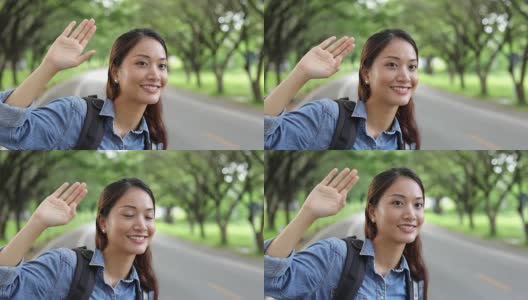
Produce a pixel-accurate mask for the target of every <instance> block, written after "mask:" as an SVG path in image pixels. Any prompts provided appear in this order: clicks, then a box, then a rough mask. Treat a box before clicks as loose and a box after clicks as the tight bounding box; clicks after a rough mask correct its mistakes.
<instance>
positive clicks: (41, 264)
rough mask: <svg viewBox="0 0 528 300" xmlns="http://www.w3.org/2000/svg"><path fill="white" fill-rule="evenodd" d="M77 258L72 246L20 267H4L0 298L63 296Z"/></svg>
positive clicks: (57, 297)
mask: <svg viewBox="0 0 528 300" xmlns="http://www.w3.org/2000/svg"><path fill="white" fill-rule="evenodd" d="M76 260H77V258H76V256H75V253H74V252H73V251H72V250H70V249H56V250H51V251H48V252H45V253H44V254H42V255H41V256H39V257H38V258H36V259H35V260H32V261H29V262H21V263H20V264H19V265H18V266H16V267H0V299H6V298H7V299H63V298H64V297H66V294H67V293H68V291H69V286H70V284H71V280H72V278H73V273H74V270H75V264H76Z"/></svg>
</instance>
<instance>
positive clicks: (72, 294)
mask: <svg viewBox="0 0 528 300" xmlns="http://www.w3.org/2000/svg"><path fill="white" fill-rule="evenodd" d="M73 251H75V254H76V256H77V265H76V266H75V273H74V275H73V280H72V282H71V285H70V291H69V292H68V296H67V297H66V300H88V299H90V295H91V294H92V291H93V288H94V286H95V273H96V271H97V269H96V268H92V267H90V261H91V260H92V256H93V251H92V250H88V249H86V247H79V248H75V249H73Z"/></svg>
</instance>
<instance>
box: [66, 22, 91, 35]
mask: <svg viewBox="0 0 528 300" xmlns="http://www.w3.org/2000/svg"><path fill="white" fill-rule="evenodd" d="M86 22H88V20H86V19H84V20H82V22H81V24H79V26H77V28H75V30H74V31H73V33H72V34H71V35H70V37H71V38H74V39H77V37H78V36H79V33H81V31H82V30H83V29H84V26H85V25H86Z"/></svg>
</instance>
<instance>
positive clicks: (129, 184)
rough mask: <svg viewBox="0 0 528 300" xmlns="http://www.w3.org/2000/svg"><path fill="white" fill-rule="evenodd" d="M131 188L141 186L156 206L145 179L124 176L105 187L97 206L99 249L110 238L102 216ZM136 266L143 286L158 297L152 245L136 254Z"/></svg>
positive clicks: (104, 246)
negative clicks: (101, 223) (103, 225)
mask: <svg viewBox="0 0 528 300" xmlns="http://www.w3.org/2000/svg"><path fill="white" fill-rule="evenodd" d="M131 188H139V189H141V190H143V191H145V192H146V193H147V194H148V195H149V196H150V199H152V204H153V205H154V207H156V200H155V199H154V194H153V193H152V190H151V189H150V188H149V187H148V185H146V184H145V183H144V182H143V181H141V180H140V179H137V178H124V179H121V180H119V181H116V182H114V183H111V184H109V185H108V186H106V187H105V189H104V190H103V192H102V193H101V197H100V198H99V204H98V207H97V222H95V223H96V225H95V226H96V232H95V246H96V248H97V249H99V250H101V251H103V250H104V249H105V248H106V246H108V238H107V236H106V235H105V234H104V233H103V231H102V229H101V225H100V224H99V222H100V221H101V218H107V217H108V214H109V213H110V211H111V210H112V208H113V207H114V205H115V204H116V203H117V201H118V200H119V199H120V198H121V197H122V196H123V195H124V194H125V193H126V192H127V191H128V190H129V189H131ZM134 267H135V268H136V271H137V273H138V276H139V281H140V282H141V286H143V287H144V288H147V289H148V290H151V291H154V299H155V300H157V299H158V294H159V286H158V279H157V278H156V274H154V269H153V268H152V252H151V251H150V246H149V247H147V250H146V251H145V253H143V254H139V255H136V257H135V258H134Z"/></svg>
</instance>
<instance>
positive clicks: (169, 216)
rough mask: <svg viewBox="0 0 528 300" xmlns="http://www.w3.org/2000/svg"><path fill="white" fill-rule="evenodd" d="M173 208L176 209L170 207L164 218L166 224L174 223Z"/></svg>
mask: <svg viewBox="0 0 528 300" xmlns="http://www.w3.org/2000/svg"><path fill="white" fill-rule="evenodd" d="M173 208H174V206H169V207H167V208H166V211H165V216H163V220H164V221H165V222H166V223H169V224H172V223H174V219H173V218H172V209H173Z"/></svg>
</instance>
